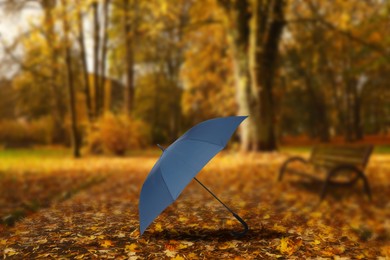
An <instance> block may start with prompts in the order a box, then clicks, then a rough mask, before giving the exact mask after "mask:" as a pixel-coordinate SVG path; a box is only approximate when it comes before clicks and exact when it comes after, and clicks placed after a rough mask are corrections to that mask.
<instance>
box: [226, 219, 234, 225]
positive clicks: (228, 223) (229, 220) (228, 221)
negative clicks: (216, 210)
mask: <svg viewBox="0 0 390 260" xmlns="http://www.w3.org/2000/svg"><path fill="white" fill-rule="evenodd" d="M233 224H234V221H233V220H231V219H228V220H226V225H228V226H231V225H233Z"/></svg>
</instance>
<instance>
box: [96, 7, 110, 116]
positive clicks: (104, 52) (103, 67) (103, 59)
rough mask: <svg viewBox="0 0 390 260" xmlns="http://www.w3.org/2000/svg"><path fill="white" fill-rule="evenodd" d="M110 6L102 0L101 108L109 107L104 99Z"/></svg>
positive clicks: (108, 103)
mask: <svg viewBox="0 0 390 260" xmlns="http://www.w3.org/2000/svg"><path fill="white" fill-rule="evenodd" d="M109 7H110V0H105V1H104V24H103V40H102V42H103V43H102V56H101V68H100V76H101V81H100V84H99V85H100V88H101V89H102V92H101V93H102V94H101V97H100V98H101V100H100V103H101V104H102V106H103V109H110V102H109V100H106V97H107V98H108V97H109V95H108V96H106V58H107V45H108V21H109V16H108V11H109Z"/></svg>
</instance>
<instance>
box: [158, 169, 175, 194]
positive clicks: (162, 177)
mask: <svg viewBox="0 0 390 260" xmlns="http://www.w3.org/2000/svg"><path fill="white" fill-rule="evenodd" d="M161 179H162V180H163V182H164V184H165V187H167V190H168V193H169V195H171V198H172V200H173V201H175V198H173V195H172V193H171V191H170V190H169V187H168V185H167V182H166V181H165V179H164V175H163V174H161Z"/></svg>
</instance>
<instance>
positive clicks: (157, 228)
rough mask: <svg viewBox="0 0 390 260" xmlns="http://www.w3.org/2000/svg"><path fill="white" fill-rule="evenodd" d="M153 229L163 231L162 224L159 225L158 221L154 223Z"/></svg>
mask: <svg viewBox="0 0 390 260" xmlns="http://www.w3.org/2000/svg"><path fill="white" fill-rule="evenodd" d="M155 230H156V231H158V232H161V231H163V229H162V226H161V224H160V223H157V224H156V227H155Z"/></svg>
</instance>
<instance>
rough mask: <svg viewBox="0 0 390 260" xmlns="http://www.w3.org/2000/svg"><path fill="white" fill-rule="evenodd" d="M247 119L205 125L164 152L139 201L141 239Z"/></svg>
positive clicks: (224, 118) (219, 119)
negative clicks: (147, 229)
mask: <svg viewBox="0 0 390 260" xmlns="http://www.w3.org/2000/svg"><path fill="white" fill-rule="evenodd" d="M245 118H247V117H246V116H232V117H221V118H215V119H211V120H207V121H204V122H202V123H200V124H198V125H196V126H194V127H193V128H191V129H189V130H188V131H187V132H186V133H185V134H184V135H182V136H181V137H180V138H179V139H177V140H176V141H175V142H174V143H173V144H171V145H170V146H169V147H168V148H167V149H165V150H163V154H162V155H161V157H160V159H159V160H158V161H157V163H156V164H155V165H154V167H153V168H152V170H151V171H150V173H149V175H148V176H147V178H146V180H145V182H144V184H143V186H142V190H141V195H140V199H139V217H140V231H141V235H142V234H143V233H144V231H145V229H146V228H147V227H148V226H149V225H150V224H151V223H152V222H153V220H154V219H155V218H156V217H157V216H158V215H160V213H161V212H162V211H163V210H164V209H165V208H166V207H168V206H169V205H170V204H172V203H173V202H174V201H175V200H176V199H177V197H178V196H179V195H180V193H181V192H182V191H183V190H184V188H185V187H186V186H187V185H188V183H189V182H190V181H191V180H192V179H193V178H194V177H195V176H196V174H197V173H198V172H199V171H200V170H201V169H202V168H203V167H204V166H205V165H206V164H207V163H208V162H209V161H210V160H211V159H212V158H213V157H214V156H215V155H216V154H217V153H218V152H219V151H221V150H222V149H223V148H224V147H225V146H226V144H227V142H228V141H229V139H230V137H231V136H232V134H233V133H234V131H235V130H236V129H237V127H238V126H239V125H240V123H241V122H242V121H243V120H244V119H245ZM202 186H203V185H202ZM208 191H209V190H208ZM213 196H214V195H213ZM223 205H224V204H223ZM224 206H225V207H226V205H224ZM226 208H227V207H226ZM227 209H228V210H229V211H231V210H230V209H229V208H227ZM231 212H232V211H231ZM232 213H233V212H232ZM233 215H235V214H234V213H233ZM235 217H236V215H235ZM239 220H240V219H239ZM241 220H242V219H241ZM241 220H240V222H241ZM241 223H242V222H241ZM245 225H246V224H245Z"/></svg>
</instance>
